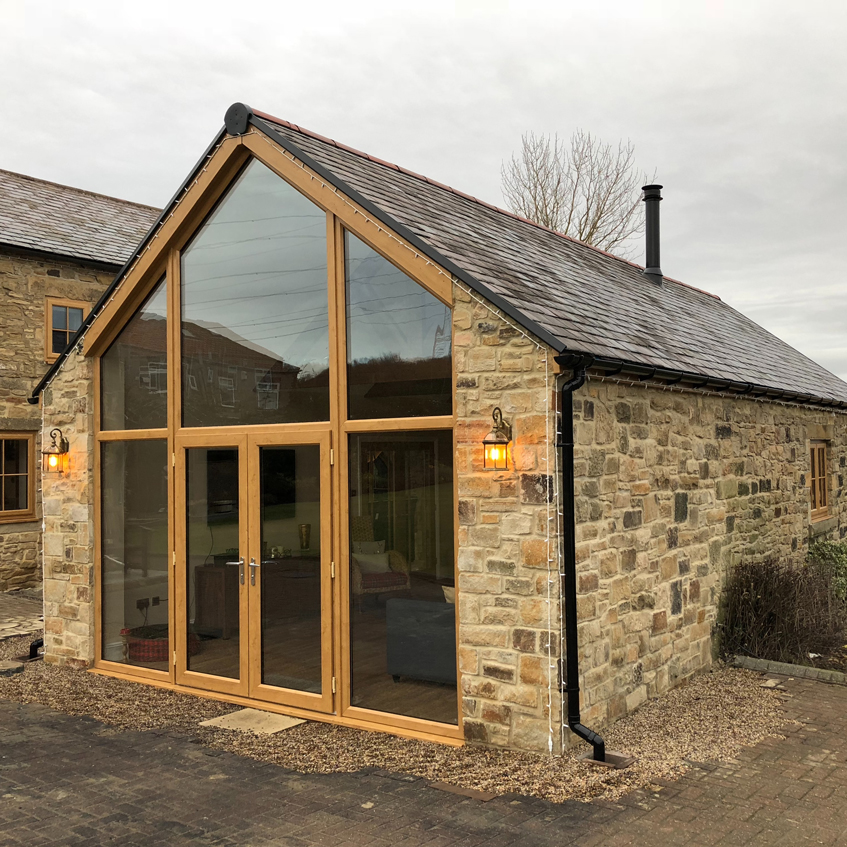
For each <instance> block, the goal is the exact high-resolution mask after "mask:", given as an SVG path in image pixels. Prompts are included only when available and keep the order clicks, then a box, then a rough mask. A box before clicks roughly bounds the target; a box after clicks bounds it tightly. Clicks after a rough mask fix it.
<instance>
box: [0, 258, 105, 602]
mask: <svg viewBox="0 0 847 847" xmlns="http://www.w3.org/2000/svg"><path fill="white" fill-rule="evenodd" d="M111 279H112V274H110V273H108V272H106V271H100V270H92V269H90V268H86V267H85V266H84V265H82V264H74V263H71V262H61V261H52V260H46V259H35V258H31V257H26V256H22V255H17V254H12V253H0V432H3V431H6V432H36V433H38V432H40V430H41V409H40V408H39V407H38V406H33V405H30V404H29V403H27V402H26V400H27V397H29V396H30V395H31V393H32V389H33V388H34V387H35V386H36V385H37V384H38V382H39V380H40V379H41V378H42V376H44V374H45V373H46V371H47V368H48V367H49V365H48V364H47V362H46V360H45V353H44V351H45V346H44V335H45V330H46V327H45V298H47V297H58V298H62V299H66V300H80V301H85V302H88V303H92V304H93V303H94V302H95V301H96V300H97V298H98V297H99V296H100V294H101V293H102V292H103V290H104V289H105V287H106V285H108V283H109V282H111ZM35 449H36V451H37V456H36V458H38V459H40V451H41V449H42V448H41V439H40V437H38V438H36V446H35ZM40 475H41V471H40V465H39V463H38V462H36V479H35V480H34V483H35V491H36V520H35V521H31V522H27V523H2V522H0V591H7V590H9V589H11V588H29V587H33V586H37V585H38V584H39V583H40V582H41V569H40V567H39V560H40V549H41V491H40V488H41V486H40Z"/></svg>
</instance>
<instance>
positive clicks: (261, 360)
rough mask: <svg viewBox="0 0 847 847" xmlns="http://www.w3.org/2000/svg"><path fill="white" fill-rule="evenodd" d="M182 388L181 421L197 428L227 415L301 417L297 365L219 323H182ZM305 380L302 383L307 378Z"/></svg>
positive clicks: (238, 418)
mask: <svg viewBox="0 0 847 847" xmlns="http://www.w3.org/2000/svg"><path fill="white" fill-rule="evenodd" d="M182 351H183V366H182V368H183V372H182V392H183V397H182V400H183V409H184V410H185V418H186V419H185V423H186V424H187V425H189V426H191V425H194V426H202V425H203V424H204V423H205V422H206V419H207V418H208V417H209V416H210V414H212V410H215V411H214V419H215V420H220V419H221V417H223V418H224V419H226V418H227V417H228V413H227V410H228V409H232V410H233V411H232V421H233V422H234V423H235V422H238V423H242V424H243V423H260V422H267V423H273V422H277V421H278V420H280V419H283V420H301V419H302V418H300V417H299V415H298V410H299V407H300V406H302V405H303V404H304V403H308V397H301V396H300V395H301V393H302V389H303V388H304V387H305V386H304V385H303V382H304V380H298V375H299V374H300V370H301V369H300V368H298V367H296V366H294V365H290V364H288V363H287V362H285V361H284V360H283V359H282V358H281V357H280V356H279V355H277V354H275V353H273V352H271V351H270V350H267V349H266V348H264V347H261V346H260V345H258V344H255V343H253V342H251V341H248V340H247V339H245V338H242V337H241V336H239V335H238V334H236V333H235V332H233V331H232V330H231V329H227V328H226V327H224V326H221V325H220V324H213V323H201V322H197V321H194V322H190V323H183V326H182ZM313 381H314V378H313V379H312V380H308V382H313Z"/></svg>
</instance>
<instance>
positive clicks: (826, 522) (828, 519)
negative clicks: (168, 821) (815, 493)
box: [809, 515, 838, 538]
mask: <svg viewBox="0 0 847 847" xmlns="http://www.w3.org/2000/svg"><path fill="white" fill-rule="evenodd" d="M837 526H838V518H836V517H834V516H833V515H822V516H821V517H817V518H812V520H811V521H810V523H809V538H817V537H818V536H820V535H826V534H827V533H830V532H832V530H834V529H835V528H836V527H837Z"/></svg>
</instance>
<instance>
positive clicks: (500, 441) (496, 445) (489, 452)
mask: <svg viewBox="0 0 847 847" xmlns="http://www.w3.org/2000/svg"><path fill="white" fill-rule="evenodd" d="M491 417H492V418H493V419H494V426H493V427H492V428H491V432H489V433H488V435H486V436H485V438H484V439H483V442H482V446H483V454H482V455H483V467H484V468H485V470H488V471H504V470H507V469H508V466H509V461H508V459H509V442H510V441H511V440H512V427H511V426H510V425H509V424H508V423H506V421H504V420H503V413H502V412H501V411H500V409H499V408H498V409H495V410H494V413H493V414H492V416H491Z"/></svg>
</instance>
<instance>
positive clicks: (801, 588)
mask: <svg viewBox="0 0 847 847" xmlns="http://www.w3.org/2000/svg"><path fill="white" fill-rule="evenodd" d="M845 598H847V545H844V544H834V543H832V542H822V543H819V544H816V545H813V547H812V550H811V551H810V555H809V557H808V561H807V562H806V564H805V565H803V566H801V567H795V566H792V565H790V564H786V563H782V562H773V561H771V562H746V563H741V564H740V565H738V566H737V567H736V568H734V569H733V571H732V572H731V573H730V575H729V577H728V579H727V583H726V586H725V588H724V592H723V597H722V600H721V617H720V622H719V631H720V649H721V653H722V654H723V655H724V656H726V657H729V656H733V655H736V654H745V655H748V656H754V657H756V658H757V659H771V660H774V661H779V662H798V663H801V664H807V663H808V661H809V653H820V654H827V653H830V652H831V651H833V650H834V649H836V648H837V647H839V646H841V645H842V644H843V643H844V632H845V629H847V600H845Z"/></svg>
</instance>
